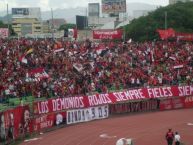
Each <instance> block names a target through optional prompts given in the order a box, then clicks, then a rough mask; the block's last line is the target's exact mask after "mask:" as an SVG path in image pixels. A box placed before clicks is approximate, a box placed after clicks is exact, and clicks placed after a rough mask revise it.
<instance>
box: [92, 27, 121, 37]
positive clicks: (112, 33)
mask: <svg viewBox="0 0 193 145" xmlns="http://www.w3.org/2000/svg"><path fill="white" fill-rule="evenodd" d="M122 36H123V31H122V30H121V29H117V30H94V31H93V39H122Z"/></svg>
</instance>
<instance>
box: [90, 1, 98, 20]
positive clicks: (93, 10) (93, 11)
mask: <svg viewBox="0 0 193 145" xmlns="http://www.w3.org/2000/svg"><path fill="white" fill-rule="evenodd" d="M88 16H90V17H99V3H89V4H88Z"/></svg>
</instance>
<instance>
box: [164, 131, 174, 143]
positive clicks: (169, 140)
mask: <svg viewBox="0 0 193 145" xmlns="http://www.w3.org/2000/svg"><path fill="white" fill-rule="evenodd" d="M165 137H166V140H167V143H168V145H172V144H173V140H174V133H173V131H172V129H169V130H168V132H167V133H166V136H165Z"/></svg>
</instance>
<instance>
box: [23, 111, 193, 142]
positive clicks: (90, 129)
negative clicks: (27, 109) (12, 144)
mask: <svg viewBox="0 0 193 145" xmlns="http://www.w3.org/2000/svg"><path fill="white" fill-rule="evenodd" d="M188 123H192V125H193V109H183V110H172V111H164V112H153V113H144V114H136V115H128V116H119V117H113V118H109V119H105V120H97V121H93V122H88V123H81V124H77V125H73V126H68V127H65V128H62V129H59V130H56V131H53V132H49V133H46V134H43V135H40V136H39V137H38V140H35V141H28V142H23V143H22V144H21V145H115V144H116V141H117V140H118V139H120V138H132V139H133V141H134V144H135V145H166V140H165V133H166V131H167V130H168V128H172V129H173V131H178V132H179V134H180V135H181V138H182V142H183V143H184V145H193V126H192V125H191V124H190V125H188Z"/></svg>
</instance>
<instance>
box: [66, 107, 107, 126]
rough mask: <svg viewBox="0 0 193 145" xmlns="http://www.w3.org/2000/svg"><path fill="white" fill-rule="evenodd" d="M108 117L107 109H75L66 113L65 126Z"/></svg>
mask: <svg viewBox="0 0 193 145" xmlns="http://www.w3.org/2000/svg"><path fill="white" fill-rule="evenodd" d="M108 116H109V107H108V105H105V106H98V107H91V108H86V109H76V110H69V111H67V124H75V123H80V122H87V121H91V120H96V119H104V118H108Z"/></svg>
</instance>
